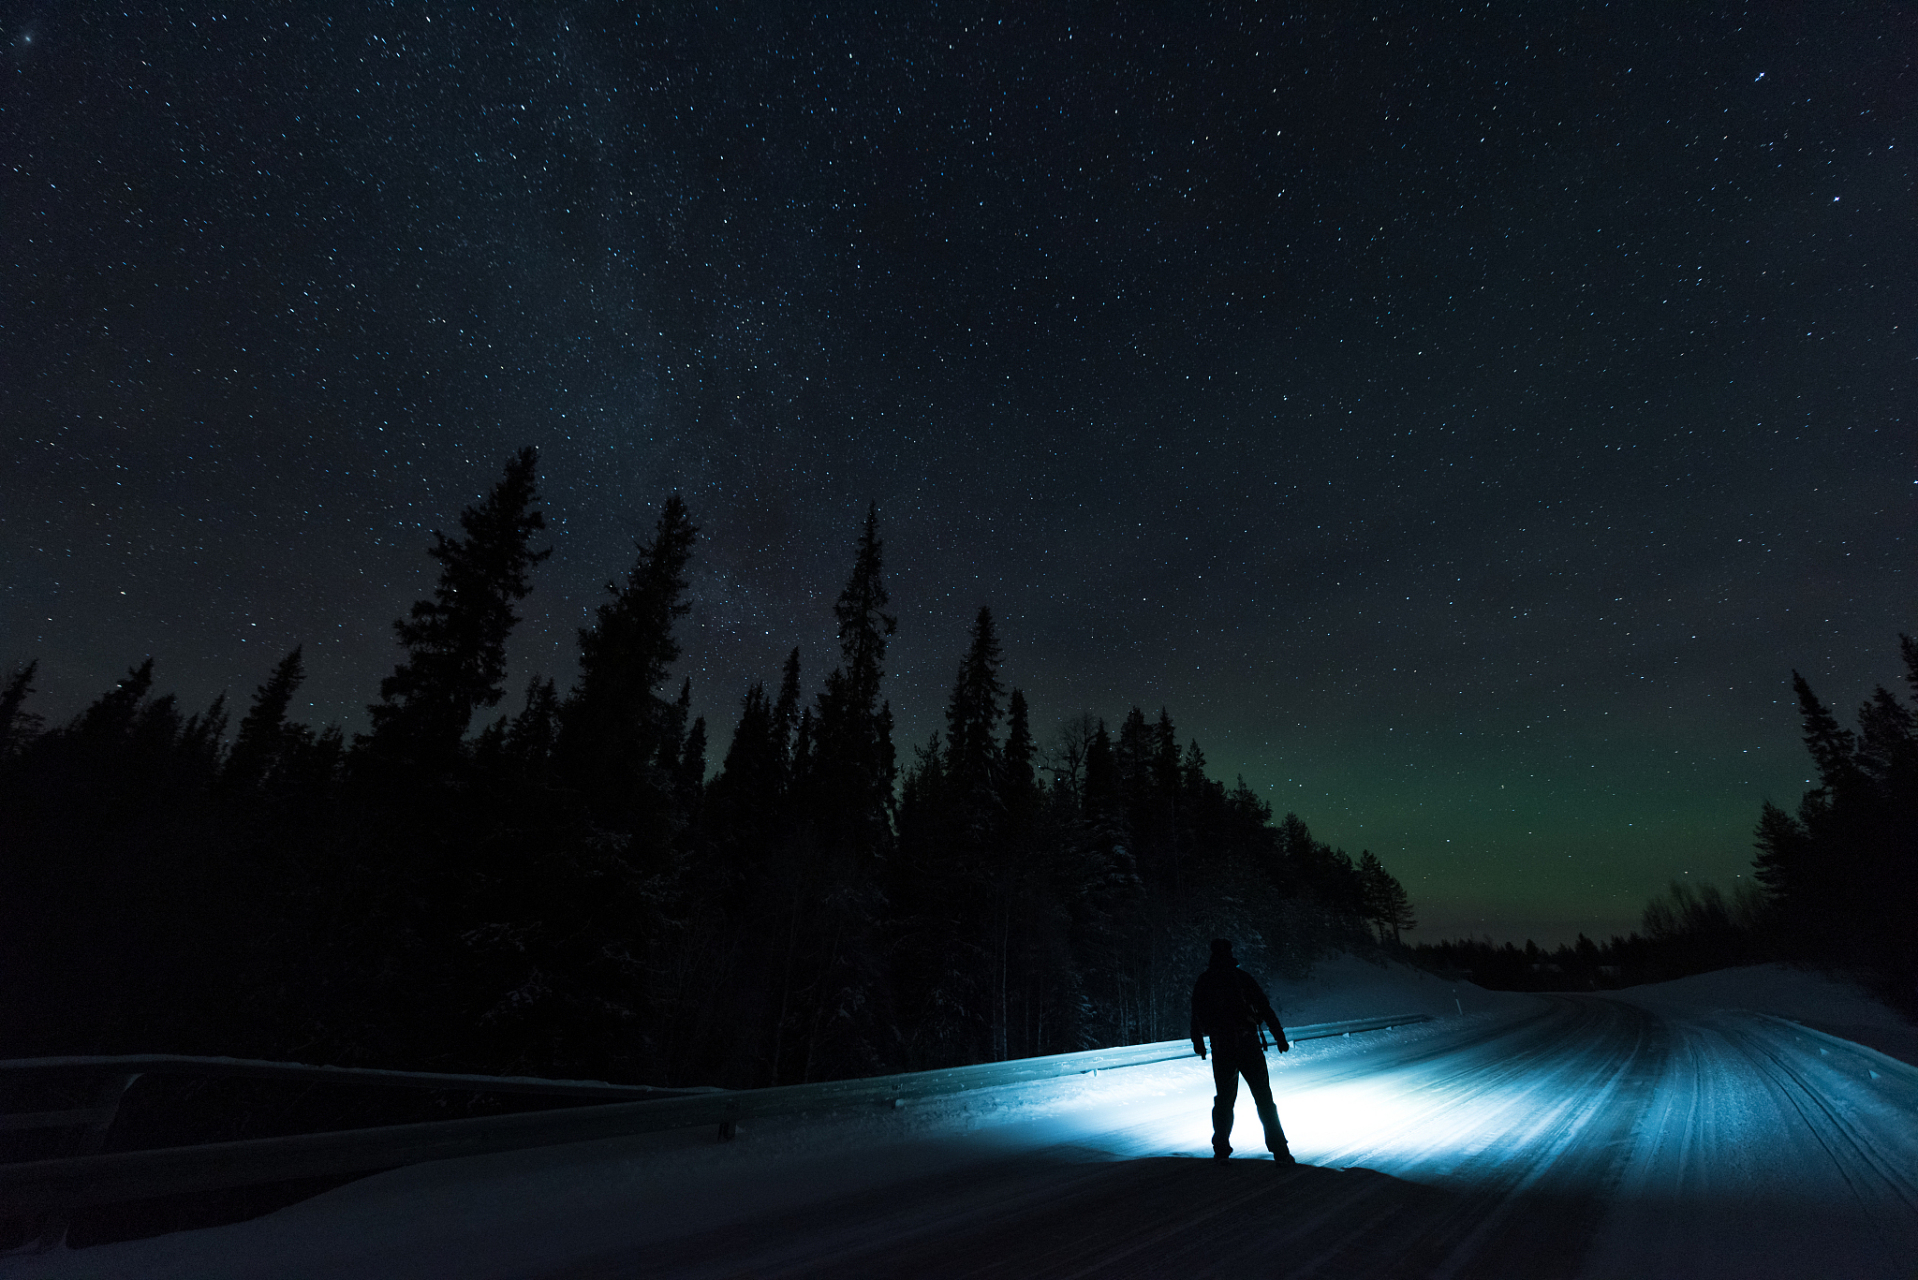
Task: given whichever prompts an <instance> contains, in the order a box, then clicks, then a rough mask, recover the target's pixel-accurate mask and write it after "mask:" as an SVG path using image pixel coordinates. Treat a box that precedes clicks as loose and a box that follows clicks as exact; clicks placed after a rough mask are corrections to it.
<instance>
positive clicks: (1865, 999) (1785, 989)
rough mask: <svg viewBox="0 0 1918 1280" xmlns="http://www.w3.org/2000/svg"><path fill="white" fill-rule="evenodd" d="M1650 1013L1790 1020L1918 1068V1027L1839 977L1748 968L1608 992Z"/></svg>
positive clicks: (1785, 969) (1775, 966)
mask: <svg viewBox="0 0 1918 1280" xmlns="http://www.w3.org/2000/svg"><path fill="white" fill-rule="evenodd" d="M1608 994H1609V995H1611V996H1612V997H1613V998H1615V999H1619V1000H1626V1001H1629V1002H1631V1003H1632V1004H1636V1005H1640V1006H1643V1007H1644V1008H1648V1009H1662V1010H1670V1011H1673V1012H1679V1011H1683V1012H1691V1013H1704V1012H1709V1011H1712V1010H1720V1009H1738V1010H1746V1011H1748V1012H1751V1013H1769V1014H1774V1015H1776V1016H1777V1017H1780V1018H1790V1019H1791V1020H1792V1021H1794V1022H1802V1023H1804V1024H1805V1025H1806V1026H1808V1027H1815V1028H1817V1029H1818V1030H1820V1031H1824V1032H1827V1033H1829V1034H1831V1035H1835V1036H1841V1037H1843V1038H1844V1039H1846V1040H1853V1041H1856V1042H1857V1043H1859V1044H1863V1045H1869V1046H1871V1047H1872V1048H1874V1049H1876V1050H1878V1051H1879V1052H1880V1053H1887V1054H1890V1055H1891V1056H1892V1057H1894V1058H1897V1059H1899V1060H1900V1061H1903V1062H1907V1063H1910V1064H1912V1065H1914V1066H1918V1027H1914V1026H1912V1024H1911V1023H1910V1022H1908V1021H1906V1020H1905V1019H1904V1018H1903V1017H1902V1016H1900V1015H1899V1014H1898V1013H1897V1012H1896V1011H1895V1010H1893V1009H1891V1008H1888V1007H1887V1006H1886V1005H1884V1004H1882V1003H1881V1002H1879V1001H1878V1000H1877V999H1875V998H1874V997H1873V996H1872V995H1871V994H1870V993H1869V992H1867V991H1866V990H1865V989H1864V988H1863V987H1861V986H1859V985H1858V984H1856V983H1854V982H1848V981H1845V980H1844V979H1842V978H1834V977H1831V976H1830V975H1827V974H1823V973H1817V972H1813V971H1810V970H1805V969H1794V968H1791V967H1789V966H1787V965H1782V964H1756V965H1747V966H1745V967H1743V968H1739V969H1720V970H1717V971H1716V972H1714V973H1700V974H1694V975H1693V976H1691V977H1689V978H1679V979H1676V980H1674V981H1672V982H1655V983H1648V984H1646V985H1645V986H1642V987H1627V988H1625V989H1624V990H1623V991H1614V992H1609V993H1608Z"/></svg>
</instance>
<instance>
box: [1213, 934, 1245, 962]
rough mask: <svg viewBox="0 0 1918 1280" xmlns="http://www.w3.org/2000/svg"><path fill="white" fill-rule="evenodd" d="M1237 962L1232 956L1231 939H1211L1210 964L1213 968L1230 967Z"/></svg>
mask: <svg viewBox="0 0 1918 1280" xmlns="http://www.w3.org/2000/svg"><path fill="white" fill-rule="evenodd" d="M1238 963H1239V962H1238V961H1237V960H1235V959H1233V958H1232V939H1230V938H1214V939H1212V964H1213V967H1214V968H1219V969H1230V968H1232V967H1233V966H1235V965H1237V964H1238Z"/></svg>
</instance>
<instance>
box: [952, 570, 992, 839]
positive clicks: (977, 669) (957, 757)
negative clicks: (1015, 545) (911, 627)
mask: <svg viewBox="0 0 1918 1280" xmlns="http://www.w3.org/2000/svg"><path fill="white" fill-rule="evenodd" d="M1004 692H1005V687H1004V686H1003V685H1001V684H1000V683H999V637H998V636H997V635H996V634H995V632H994V630H993V625H992V610H991V609H989V608H986V607H985V606H983V605H981V606H980V608H979V614H978V617H977V618H975V619H974V620H973V624H972V642H971V644H970V645H969V646H968V647H967V649H966V656H965V658H964V659H963V660H962V661H961V662H960V664H959V674H958V675H957V676H956V677H955V678H954V680H953V683H952V696H951V697H950V698H949V699H948V700H947V703H946V773H947V775H948V777H949V779H950V782H951V787H952V791H953V795H954V798H955V800H956V802H957V803H958V805H959V807H960V812H959V813H958V814H956V815H954V816H955V817H957V818H958V819H959V820H960V821H962V822H964V823H966V824H968V825H969V826H972V827H975V828H978V827H981V826H982V824H984V823H985V822H986V821H988V819H989V817H990V815H991V812H992V809H993V808H994V804H993V796H992V782H993V773H994V769H995V765H996V763H997V756H998V750H999V743H998V739H997V737H996V734H997V730H998V727H999V718H1000V715H1001V712H1000V707H999V698H1000V695H1001V694H1003V693H1004ZM978 834H983V832H982V831H981V832H979V833H978Z"/></svg>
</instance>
